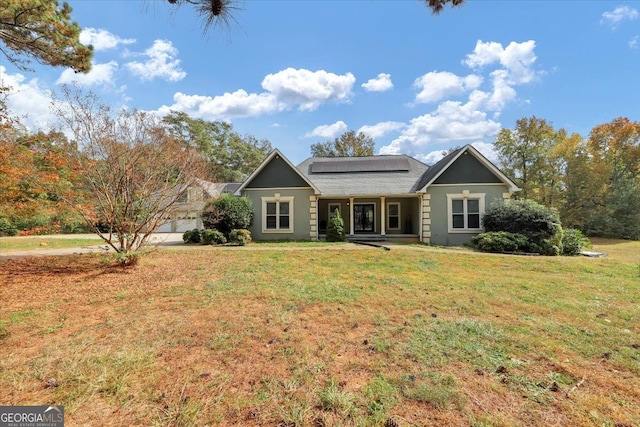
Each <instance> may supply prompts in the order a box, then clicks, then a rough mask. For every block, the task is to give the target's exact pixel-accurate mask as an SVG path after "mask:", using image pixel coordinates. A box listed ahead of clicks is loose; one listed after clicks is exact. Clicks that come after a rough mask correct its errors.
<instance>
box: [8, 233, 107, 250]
mask: <svg viewBox="0 0 640 427" xmlns="http://www.w3.org/2000/svg"><path fill="white" fill-rule="evenodd" d="M101 243H103V241H102V240H101V239H100V238H98V237H97V236H96V237H95V238H86V237H82V238H73V237H72V238H64V239H62V238H59V237H50V236H42V237H40V236H28V237H0V252H11V251H28V250H34V249H38V250H40V249H42V250H45V249H63V248H77V247H81V246H95V245H99V244H101Z"/></svg>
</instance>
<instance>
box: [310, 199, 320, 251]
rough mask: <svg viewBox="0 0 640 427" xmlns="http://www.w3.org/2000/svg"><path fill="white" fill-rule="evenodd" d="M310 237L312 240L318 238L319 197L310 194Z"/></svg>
mask: <svg viewBox="0 0 640 427" xmlns="http://www.w3.org/2000/svg"><path fill="white" fill-rule="evenodd" d="M309 205H310V206H309V238H310V239H311V241H312V242H315V241H317V240H318V198H317V197H316V196H309Z"/></svg>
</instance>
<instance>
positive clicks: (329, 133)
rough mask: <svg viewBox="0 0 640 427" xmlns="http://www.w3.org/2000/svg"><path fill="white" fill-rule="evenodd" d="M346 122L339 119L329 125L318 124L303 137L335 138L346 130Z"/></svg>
mask: <svg viewBox="0 0 640 427" xmlns="http://www.w3.org/2000/svg"><path fill="white" fill-rule="evenodd" d="M347 129H348V128H347V124H346V123H345V122H343V121H342V120H339V121H337V122H335V123H333V124H331V125H322V126H318V127H317V128H315V129H314V130H312V131H311V132H307V133H306V134H305V135H304V136H305V138H313V137H321V138H326V139H331V138H336V137H337V136H338V135H342V134H343V133H345V132H346V131H347Z"/></svg>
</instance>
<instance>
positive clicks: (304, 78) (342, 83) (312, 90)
mask: <svg viewBox="0 0 640 427" xmlns="http://www.w3.org/2000/svg"><path fill="white" fill-rule="evenodd" d="M354 83H355V77H354V76H353V74H351V73H347V74H344V75H337V74H333V73H328V72H326V71H324V70H319V71H309V70H305V69H293V68H287V69H286V70H283V71H280V72H278V73H275V74H269V75H267V76H266V77H265V78H264V80H263V81H262V87H263V88H264V89H265V90H266V91H265V92H261V93H247V92H246V91H245V90H243V89H238V90H237V91H235V92H233V93H225V94H224V95H218V96H214V97H211V96H203V95H186V94H183V93H180V92H178V93H176V94H175V95H174V96H173V100H174V103H173V105H170V106H163V107H161V108H160V109H159V113H160V114H166V113H167V112H169V111H171V110H175V111H183V112H185V113H188V114H190V115H192V116H194V117H198V118H203V119H206V120H230V119H233V118H237V117H250V116H259V115H262V114H270V113H275V112H279V111H285V110H290V109H292V108H295V107H296V106H297V107H298V109H299V110H300V111H312V110H315V109H316V108H318V107H319V106H320V105H321V104H323V103H327V102H336V101H337V102H347V101H348V100H349V96H350V95H351V89H352V87H353V84H354Z"/></svg>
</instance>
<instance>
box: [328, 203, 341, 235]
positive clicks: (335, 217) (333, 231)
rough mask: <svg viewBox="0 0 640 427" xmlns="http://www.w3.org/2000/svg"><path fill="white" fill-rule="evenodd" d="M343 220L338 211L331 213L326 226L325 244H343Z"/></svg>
mask: <svg viewBox="0 0 640 427" xmlns="http://www.w3.org/2000/svg"><path fill="white" fill-rule="evenodd" d="M344 241H345V234H344V220H343V219H342V216H340V211H339V210H338V209H336V210H335V211H333V214H332V215H331V218H329V224H328V225H327V242H344Z"/></svg>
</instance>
